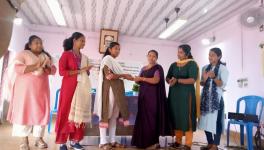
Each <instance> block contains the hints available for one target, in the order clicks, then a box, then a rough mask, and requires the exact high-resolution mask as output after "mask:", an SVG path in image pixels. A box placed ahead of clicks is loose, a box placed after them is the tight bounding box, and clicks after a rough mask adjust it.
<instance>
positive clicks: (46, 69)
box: [43, 66, 51, 74]
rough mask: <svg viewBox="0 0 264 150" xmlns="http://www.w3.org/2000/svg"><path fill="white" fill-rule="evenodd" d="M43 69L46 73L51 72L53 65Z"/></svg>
mask: <svg viewBox="0 0 264 150" xmlns="http://www.w3.org/2000/svg"><path fill="white" fill-rule="evenodd" d="M43 70H44V72H45V73H46V74H51V67H48V66H46V67H45V68H43Z"/></svg>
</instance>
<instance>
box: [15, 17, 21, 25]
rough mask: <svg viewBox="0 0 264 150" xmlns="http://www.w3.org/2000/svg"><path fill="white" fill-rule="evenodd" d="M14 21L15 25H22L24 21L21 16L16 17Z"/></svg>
mask: <svg viewBox="0 0 264 150" xmlns="http://www.w3.org/2000/svg"><path fill="white" fill-rule="evenodd" d="M13 23H14V24H15V25H21V24H22V23H23V19H22V18H19V17H16V18H15V19H14V20H13Z"/></svg>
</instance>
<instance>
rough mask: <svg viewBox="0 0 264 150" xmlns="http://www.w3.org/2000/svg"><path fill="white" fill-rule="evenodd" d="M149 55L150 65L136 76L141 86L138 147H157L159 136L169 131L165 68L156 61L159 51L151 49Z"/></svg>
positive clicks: (134, 141) (135, 140)
mask: <svg viewBox="0 0 264 150" xmlns="http://www.w3.org/2000/svg"><path fill="white" fill-rule="evenodd" d="M147 57H148V61H149V65H147V66H145V67H143V69H142V71H141V73H140V76H139V77H135V81H136V82H137V83H139V85H140V88H139V96H138V113H137V117H136V122H135V126H134V133H133V137H132V145H134V146H136V147H138V148H156V147H157V146H158V143H159V136H160V135H165V134H168V133H169V132H168V131H169V130H168V129H169V127H168V126H167V125H168V124H167V121H168V119H167V115H166V112H165V111H166V110H167V109H166V107H167V106H166V91H165V81H164V72H163V68H162V66H161V65H159V64H157V63H156V61H157V59H158V52H157V51H155V50H150V51H149V52H148V56H147Z"/></svg>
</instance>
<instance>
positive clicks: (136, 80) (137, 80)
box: [134, 76, 142, 82]
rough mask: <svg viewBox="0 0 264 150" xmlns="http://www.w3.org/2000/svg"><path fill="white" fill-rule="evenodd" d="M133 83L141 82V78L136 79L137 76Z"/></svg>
mask: <svg viewBox="0 0 264 150" xmlns="http://www.w3.org/2000/svg"><path fill="white" fill-rule="evenodd" d="M134 81H135V82H141V81H142V77H138V76H136V77H135V78H134Z"/></svg>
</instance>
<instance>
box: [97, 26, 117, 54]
mask: <svg viewBox="0 0 264 150" xmlns="http://www.w3.org/2000/svg"><path fill="white" fill-rule="evenodd" d="M111 42H118V31H117V30H110V29H101V33H100V42H99V53H101V54H104V53H105V51H106V48H107V47H108V46H109V44H110V43H111Z"/></svg>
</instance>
